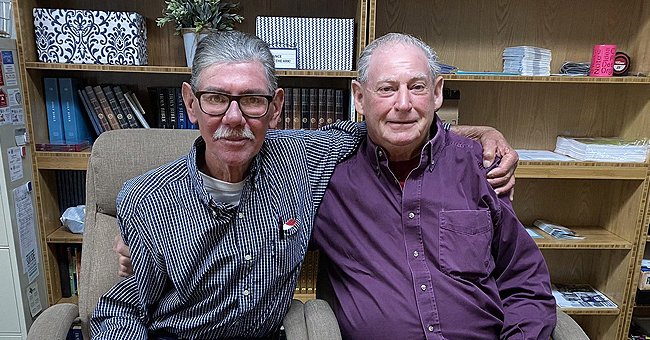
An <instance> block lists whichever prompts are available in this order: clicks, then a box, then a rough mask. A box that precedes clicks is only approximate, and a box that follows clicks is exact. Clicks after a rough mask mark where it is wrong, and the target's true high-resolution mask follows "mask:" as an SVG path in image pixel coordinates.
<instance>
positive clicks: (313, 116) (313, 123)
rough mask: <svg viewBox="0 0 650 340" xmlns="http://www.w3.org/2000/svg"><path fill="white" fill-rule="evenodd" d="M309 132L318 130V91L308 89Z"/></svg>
mask: <svg viewBox="0 0 650 340" xmlns="http://www.w3.org/2000/svg"><path fill="white" fill-rule="evenodd" d="M308 129H310V130H316V129H318V89H315V88H311V89H309V127H308Z"/></svg>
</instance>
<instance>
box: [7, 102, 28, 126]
mask: <svg viewBox="0 0 650 340" xmlns="http://www.w3.org/2000/svg"><path fill="white" fill-rule="evenodd" d="M10 115H11V124H13V125H25V113H24V112H23V108H22V106H17V107H12V108H11V114H10Z"/></svg>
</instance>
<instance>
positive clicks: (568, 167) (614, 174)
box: [515, 161, 648, 181]
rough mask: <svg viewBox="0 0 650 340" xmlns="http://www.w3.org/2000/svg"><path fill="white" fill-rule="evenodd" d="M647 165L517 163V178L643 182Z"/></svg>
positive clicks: (646, 173)
mask: <svg viewBox="0 0 650 340" xmlns="http://www.w3.org/2000/svg"><path fill="white" fill-rule="evenodd" d="M647 175H648V164H647V163H602V162H545V161H519V165H518V166H517V170H516V172H515V176H516V177H517V178H565V179H608V180H612V179H624V180H641V181H642V180H645V179H646V176H647Z"/></svg>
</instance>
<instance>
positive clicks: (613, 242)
mask: <svg viewBox="0 0 650 340" xmlns="http://www.w3.org/2000/svg"><path fill="white" fill-rule="evenodd" d="M571 229H573V230H574V231H575V232H576V233H577V234H578V235H581V236H584V237H585V238H584V239H582V240H558V239H555V238H553V237H551V236H550V235H548V234H546V233H545V232H543V231H541V230H540V229H537V228H536V227H535V228H534V230H535V231H536V232H537V233H538V234H540V235H542V236H543V237H544V238H536V239H534V240H535V243H537V246H538V247H539V248H540V249H632V243H630V242H628V241H626V240H624V239H622V238H620V237H618V236H616V235H614V234H612V233H610V232H609V231H607V230H605V229H603V228H601V227H594V226H579V227H571Z"/></svg>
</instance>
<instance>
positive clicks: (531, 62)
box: [503, 46, 551, 76]
mask: <svg viewBox="0 0 650 340" xmlns="http://www.w3.org/2000/svg"><path fill="white" fill-rule="evenodd" d="M503 72H507V73H516V74H520V75H522V76H548V75H550V74H551V50H548V49H545V48H541V47H535V46H513V47H506V49H505V50H503Z"/></svg>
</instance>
